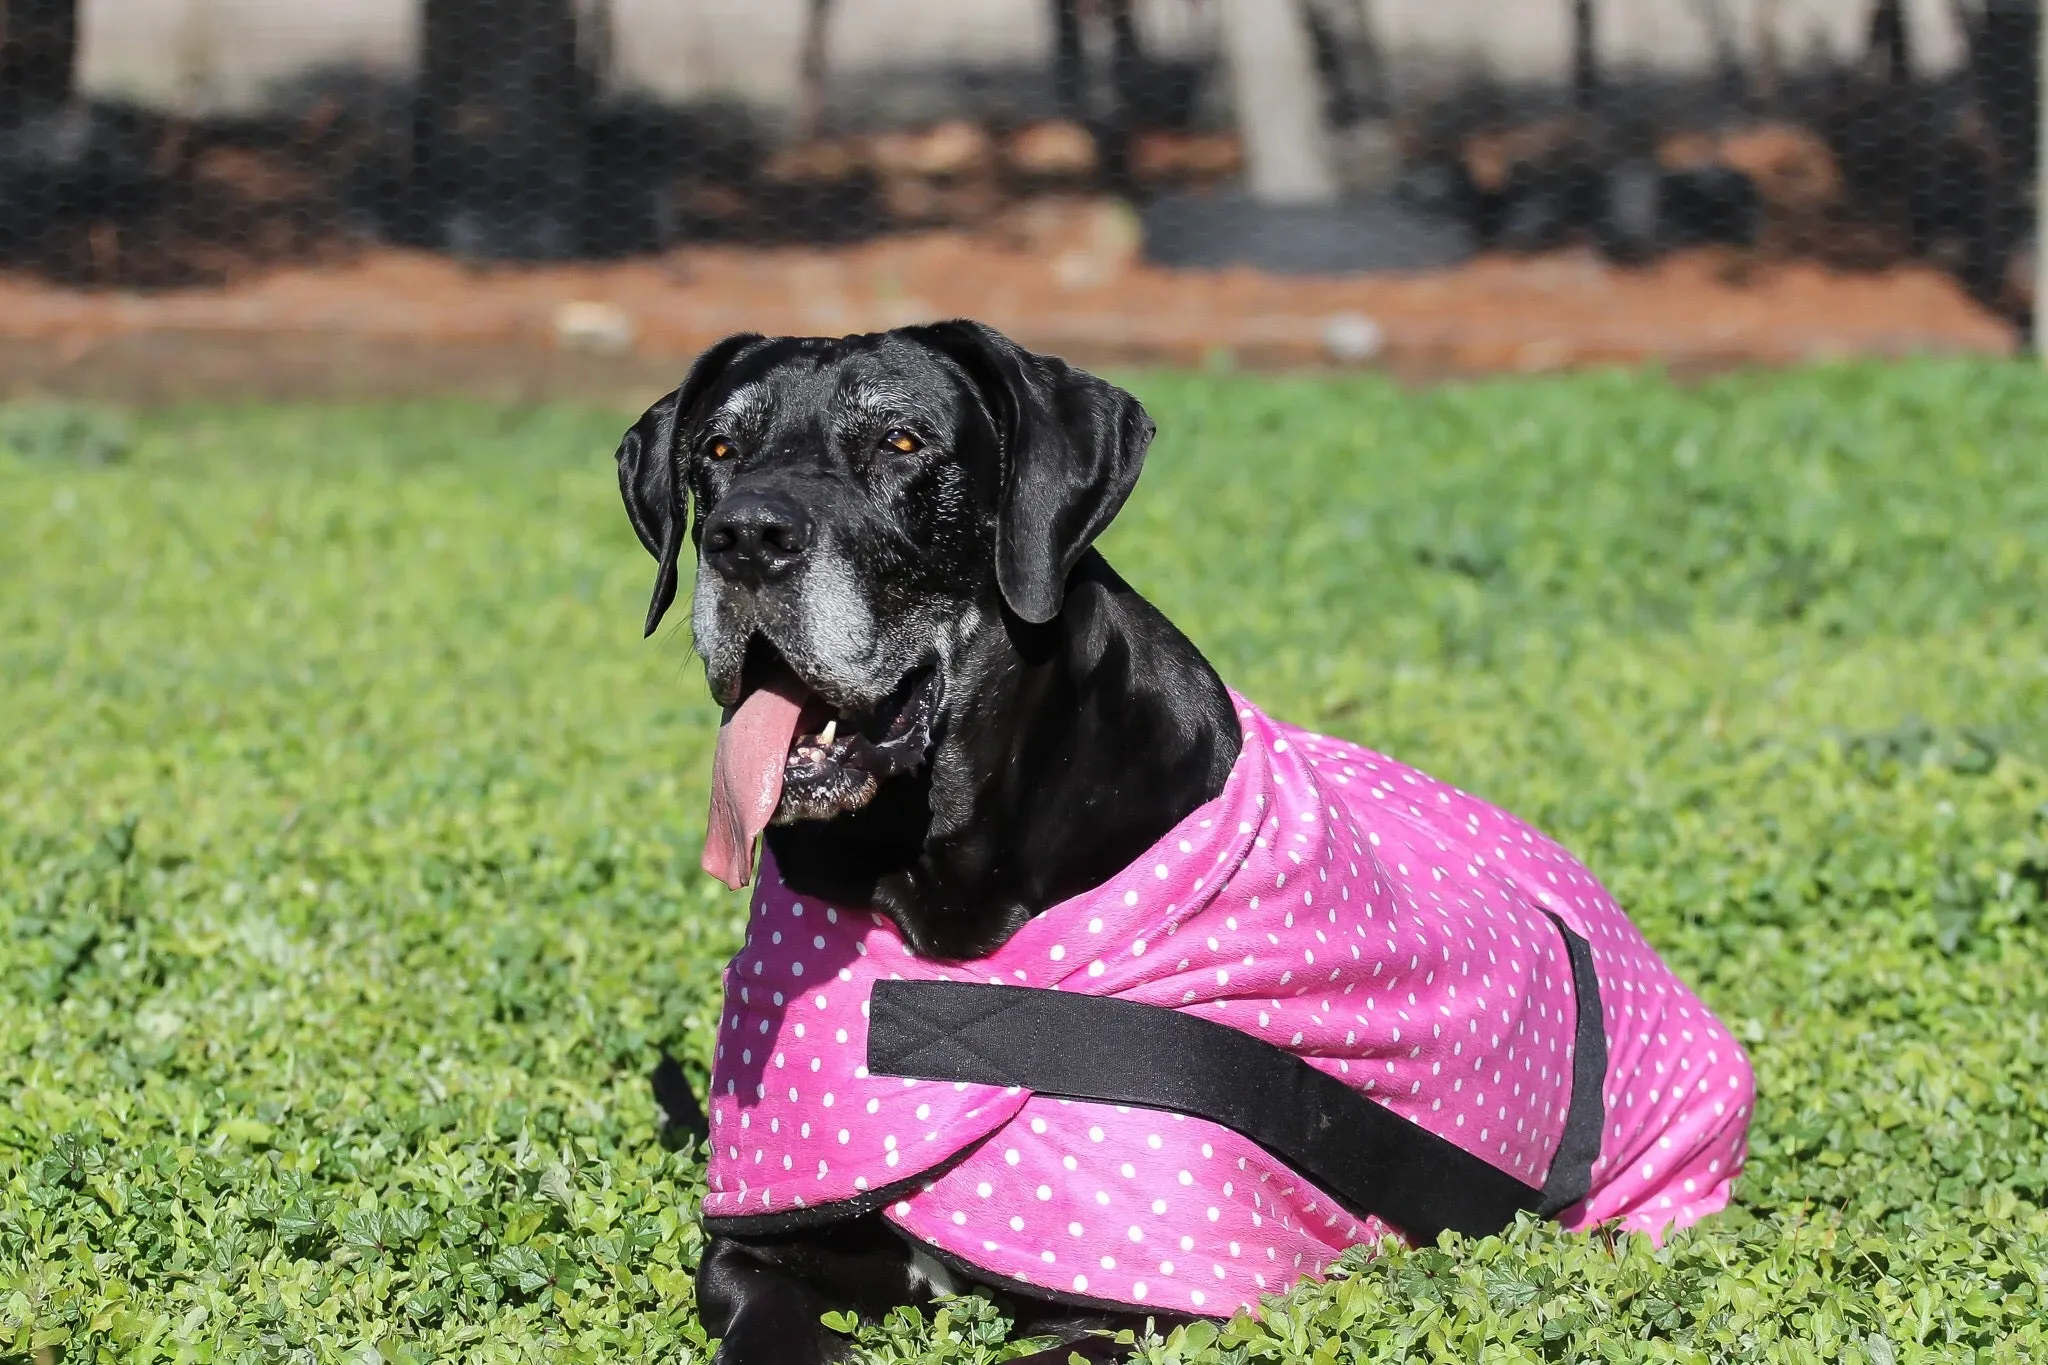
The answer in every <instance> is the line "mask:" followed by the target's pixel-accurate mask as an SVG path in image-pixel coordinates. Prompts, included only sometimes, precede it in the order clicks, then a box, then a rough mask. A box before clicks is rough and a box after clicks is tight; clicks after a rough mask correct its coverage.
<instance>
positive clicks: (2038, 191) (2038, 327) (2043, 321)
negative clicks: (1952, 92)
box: [2033, 8, 2048, 365]
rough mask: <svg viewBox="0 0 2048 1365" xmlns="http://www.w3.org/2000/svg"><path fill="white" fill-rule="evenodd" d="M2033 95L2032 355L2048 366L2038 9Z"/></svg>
mask: <svg viewBox="0 0 2048 1365" xmlns="http://www.w3.org/2000/svg"><path fill="white" fill-rule="evenodd" d="M2034 28H2035V38H2034V46H2035V48H2036V52H2035V57H2034V60H2035V72H2036V78H2035V95H2034V102H2035V106H2036V116H2035V121H2034V297H2033V306H2034V316H2033V323H2034V337H2033V341H2034V354H2035V355H2036V356H2037V357H2040V358H2041V360H2042V363H2043V364H2044V365H2048V346H2044V345H2043V344H2042V336H2043V333H2044V330H2048V305H2044V304H2043V302H2042V298H2043V295H2048V14H2043V13H2041V11H2040V10H2039V9H2038V8H2037V9H2036V11H2035V19H2034Z"/></svg>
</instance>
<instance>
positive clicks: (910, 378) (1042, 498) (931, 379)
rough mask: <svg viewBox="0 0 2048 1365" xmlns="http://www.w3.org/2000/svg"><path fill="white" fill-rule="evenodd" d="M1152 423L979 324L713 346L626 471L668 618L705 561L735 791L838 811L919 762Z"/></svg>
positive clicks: (1057, 574) (1052, 593)
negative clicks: (969, 647)
mask: <svg viewBox="0 0 2048 1365" xmlns="http://www.w3.org/2000/svg"><path fill="white" fill-rule="evenodd" d="M1152 430H1153V427H1152V422H1151V419H1150V418H1148V417H1147V416H1146V415H1145V411H1144V409H1143V408H1142V407H1140V406H1139V404H1138V402H1137V400H1136V399H1134V398H1132V397H1131V396H1130V395H1129V394H1127V393H1125V392H1123V391H1122V390H1120V389H1118V388H1115V387H1114V386H1112V385H1110V384H1108V383H1105V382H1104V381H1102V380H1100V379H1097V378H1096V377H1094V376H1093V375H1090V374H1087V373H1084V372H1083V371H1081V370H1078V369H1075V368H1073V367H1071V366H1069V365H1067V364H1065V363H1064V362H1062V361H1060V360H1056V359H1053V358H1051V357H1047V356H1040V355H1034V354H1032V353H1030V352H1028V351H1025V350H1023V349H1022V348H1020V347H1018V346H1017V345H1016V344H1014V343H1013V342H1011V341H1010V340H1008V339H1007V338H1005V337H1003V336H1001V335H999V334H998V333H996V332H994V331H992V330H990V329H989V328H986V327H983V326H981V325H979V324H976V323H971V322H946V323H938V324H934V325H930V326H922V327H907V328H901V329H898V330H896V331H893V332H884V333H878V334H872V335H866V336H854V337H846V338H843V339H839V340H829V339H819V338H775V339H770V338H764V337H759V336H753V335H741V336H735V337H730V338H728V339H726V340H725V341H722V342H720V343H719V344H718V345H716V346H714V347H712V348H711V349H710V350H709V351H707V352H705V354H704V355H703V356H702V357H701V358H700V359H699V360H698V361H697V363H696V365H695V366H694V367H693V368H692V369H691V371H690V373H689V375H688V377H687V378H686V379H685V380H684V381H683V383H682V385H681V386H680V387H678V388H677V389H676V390H675V391H674V392H673V393H671V394H669V395H668V396H667V397H665V398H663V399H662V400H661V401H660V402H659V403H656V404H655V405H654V406H653V407H652V408H650V409H648V411H647V412H646V414H645V415H643V416H642V417H641V419H640V420H639V422H638V423H636V424H635V425H634V427H633V428H632V430H631V431H629V432H627V433H626V437H625V440H624V441H623V442H622V443H621V445H620V446H619V451H618V464H619V486H620V489H621V491H622V493H623V494H624V496H625V501H626V510H627V513H628V515H629V516H630V517H631V518H632V521H633V528H634V530H635V531H637V532H638V533H639V536H640V539H641V542H642V543H643V544H644V545H646V547H647V549H648V551H649V552H650V553H651V554H653V555H654V556H655V558H656V559H657V560H658V561H659V563H660V568H659V569H658V571H657V573H656V577H655V586H654V600H653V603H652V605H651V607H650V608H649V611H648V615H647V630H648V632H649V633H652V632H653V630H654V628H655V626H656V625H657V624H658V623H659V622H660V620H661V618H662V614H663V613H664V612H665V611H666V610H667V608H668V607H669V605H670V603H671V602H672V601H673V599H674V597H675V593H676V588H677V583H678V578H679V574H678V565H679V561H680V559H681V556H682V554H683V546H684V541H685V535H686V531H687V538H688V540H689V543H690V544H691V545H692V546H693V547H694V549H695V552H696V555H697V571H696V588H695V594H694V598H693V601H692V604H691V612H690V620H691V627H692V630H693V633H694V635H695V640H696V647H697V651H698V653H699V654H701V655H702V656H703V658H704V666H705V676H706V679H707V681H708V682H709V683H710V687H711V692H712V695H713V696H714V697H715V698H716V699H717V700H718V701H719V702H720V703H722V704H723V705H724V706H726V707H727V708H729V709H728V713H727V716H728V719H727V724H726V728H725V731H724V733H723V734H722V735H721V744H720V765H719V766H720V769H721V771H720V772H719V773H718V774H717V775H716V777H715V783H716V784H718V786H720V787H721V788H723V789H726V790H727V791H728V795H730V796H731V797H732V799H733V800H735V801H738V802H739V803H740V804H742V805H747V804H749V803H753V804H756V805H758V804H761V803H763V802H766V803H768V809H764V810H760V811H758V812H757V814H758V818H759V819H760V820H761V821H762V822H764V823H765V822H766V821H767V820H768V819H769V818H771V816H772V818H773V819H774V820H775V821H777V822H786V821H791V820H816V819H829V818H831V817H833V816H836V815H840V814H843V813H846V812H848V811H852V810H856V809H859V808H860V807H861V806H863V805H865V804H866V803H867V802H868V801H869V800H871V799H872V798H873V796H874V793H875V791H876V789H877V788H878V786H879V785H880V784H881V783H882V782H883V781H886V780H887V779H889V778H890V777H892V776H895V775H896V774H898V773H902V772H907V771H912V770H915V769H916V768H918V767H919V766H921V765H922V764H923V763H924V761H925V756H926V753H927V750H928V749H929V747H930V745H931V742H932V727H933V724H934V721H935V718H936V717H937V716H938V715H939V714H940V710H939V704H940V700H941V699H942V698H944V697H946V696H947V695H948V694H949V693H948V689H949V688H956V687H960V686H962V685H963V680H962V678H961V677H960V676H959V675H958V673H957V672H956V671H955V669H954V667H953V665H954V662H955V660H956V657H957V656H958V653H959V651H960V649H961V647H962V645H963V643H964V642H965V641H966V640H967V639H968V638H969V637H971V636H972V635H974V634H975V633H976V632H977V631H979V630H981V629H983V628H985V627H987V626H990V625H993V624H1006V621H1005V619H1004V614H1005V613H1007V616H1008V618H1014V619H1017V620H1021V621H1023V622H1028V623H1043V622H1046V621H1049V620H1051V619H1052V618H1053V617H1054V616H1055V615H1057V614H1058V613H1059V611H1060V606H1061V602H1062V600H1063V597H1064V594H1065V591H1066V582H1067V576H1068V574H1069V572H1070V571H1071V570H1072V569H1073V567H1074V565H1075V563H1076V562H1077V561H1078V560H1079V559H1080V558H1081V556H1082V555H1083V554H1084V553H1085V552H1086V550H1087V549H1088V546H1089V545H1090V543H1092V542H1093V540H1094V539H1095V537H1096V536H1097V535H1098V534H1099V533H1100V532H1101V531H1102V529H1103V528H1104V527H1105V526H1106V525H1108V523H1109V521H1110V519H1111V518H1112V517H1114V516H1115V515H1116V512H1117V509H1118V508H1119V507H1121V506H1122V505H1123V502H1124V499H1125V498H1126V497H1127V496H1128V495H1129V493H1130V491H1131V488H1132V486H1133V485H1134V484H1135V483H1136V482H1137V478H1138V470H1139V466H1140V465H1141V463H1142V462H1143V459H1144V453H1145V448H1146V445H1147V444H1148V443H1149V441H1150V440H1151V437H1152ZM686 503H694V506H695V516H694V519H690V518H689V515H688V509H687V506H686ZM686 521H687V526H686ZM736 730H737V731H738V733H735V732H736ZM777 759H779V760H780V764H779V767H778V768H776V770H775V771H773V772H770V771H767V769H768V768H769V766H770V765H771V764H772V763H773V762H774V760H777ZM771 787H772V788H773V789H774V790H773V791H772V792H770V791H767V790H766V788H771ZM718 815H719V811H718V804H717V797H716V796H715V797H714V810H713V816H714V824H715V823H717V819H718ZM738 818H739V819H740V820H741V822H742V823H752V816H749V815H745V814H742V815H741V816H740V817H738ZM751 837H752V835H751V833H749V834H748V835H747V838H748V840H749V841H751ZM707 859H708V855H707ZM709 865H710V864H709V862H708V861H707V866H709ZM728 880H730V878H728Z"/></svg>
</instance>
